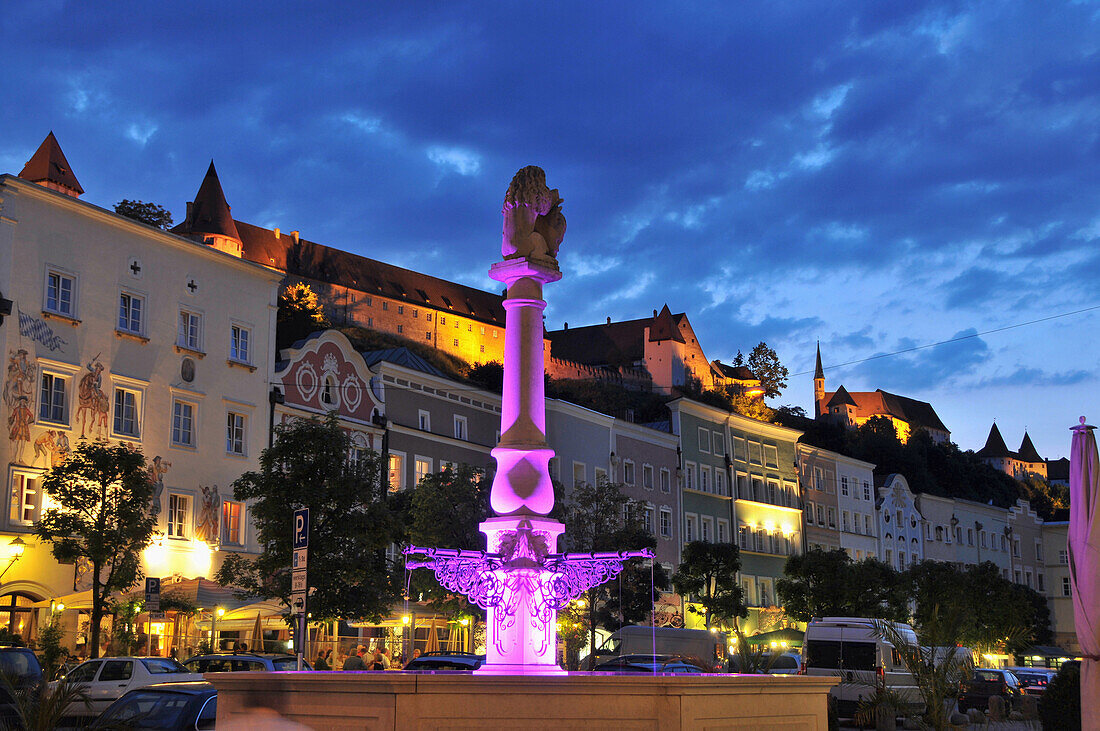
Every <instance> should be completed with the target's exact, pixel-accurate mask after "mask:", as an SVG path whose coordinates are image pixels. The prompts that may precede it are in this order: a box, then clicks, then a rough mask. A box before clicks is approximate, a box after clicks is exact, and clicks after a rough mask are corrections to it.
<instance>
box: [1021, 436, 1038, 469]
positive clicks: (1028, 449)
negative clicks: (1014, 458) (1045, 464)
mask: <svg viewBox="0 0 1100 731" xmlns="http://www.w3.org/2000/svg"><path fill="white" fill-rule="evenodd" d="M1018 456H1019V457H1020V461H1022V462H1031V463H1033V464H1034V463H1037V462H1042V461H1043V458H1042V457H1040V456H1039V450H1037V449H1036V448H1035V445H1034V444H1032V443H1031V437H1029V436H1028V435H1027V432H1026V431H1025V432H1024V441H1022V442H1020V451H1019V453H1018Z"/></svg>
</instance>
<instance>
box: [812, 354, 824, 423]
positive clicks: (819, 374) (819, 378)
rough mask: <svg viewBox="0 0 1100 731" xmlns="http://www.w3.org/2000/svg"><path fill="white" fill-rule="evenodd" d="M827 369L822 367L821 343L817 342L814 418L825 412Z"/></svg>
mask: <svg viewBox="0 0 1100 731" xmlns="http://www.w3.org/2000/svg"><path fill="white" fill-rule="evenodd" d="M824 401H825V369H824V368H822V367H821V341H820V340H818V341H817V367H816V368H814V418H815V419H816V418H817V417H819V416H821V414H822V413H823V412H824V411H825V404H824V403H823V402H824Z"/></svg>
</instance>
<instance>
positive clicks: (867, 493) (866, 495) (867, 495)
mask: <svg viewBox="0 0 1100 731" xmlns="http://www.w3.org/2000/svg"><path fill="white" fill-rule="evenodd" d="M863 499H864V500H870V499H871V485H870V483H868V482H867V480H864V481H863Z"/></svg>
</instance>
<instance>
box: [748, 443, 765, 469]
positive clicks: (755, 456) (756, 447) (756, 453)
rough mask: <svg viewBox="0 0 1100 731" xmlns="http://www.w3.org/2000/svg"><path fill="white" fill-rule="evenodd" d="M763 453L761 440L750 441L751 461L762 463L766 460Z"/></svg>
mask: <svg viewBox="0 0 1100 731" xmlns="http://www.w3.org/2000/svg"><path fill="white" fill-rule="evenodd" d="M761 455H762V452H761V444H760V442H749V461H750V462H752V463H753V464H761V463H763V461H764V459H763V457H762V456H761Z"/></svg>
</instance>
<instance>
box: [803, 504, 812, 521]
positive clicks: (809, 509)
mask: <svg viewBox="0 0 1100 731" xmlns="http://www.w3.org/2000/svg"><path fill="white" fill-rule="evenodd" d="M803 512H804V513H805V514H806V522H807V523H810V524H813V522H814V504H813V503H811V502H810V501H809V500H807V501H806V507H805V508H804V509H803Z"/></svg>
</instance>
